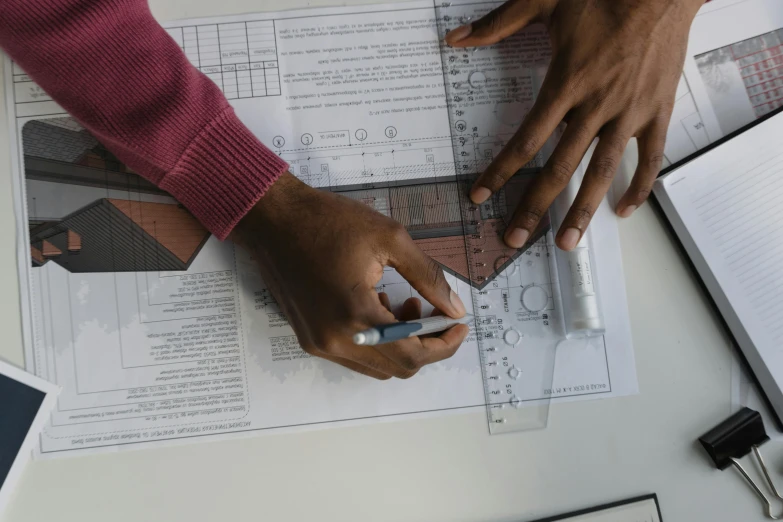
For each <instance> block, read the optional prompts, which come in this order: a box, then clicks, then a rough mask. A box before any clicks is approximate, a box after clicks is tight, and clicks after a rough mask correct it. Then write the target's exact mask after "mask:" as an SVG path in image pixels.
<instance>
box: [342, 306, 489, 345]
mask: <svg viewBox="0 0 783 522" xmlns="http://www.w3.org/2000/svg"><path fill="white" fill-rule="evenodd" d="M473 320H474V317H473V316H472V315H470V314H466V315H465V316H464V317H461V318H459V319H453V318H451V317H446V316H444V315H438V316H434V317H427V318H426V319H417V320H415V321H405V322H400V323H391V324H383V325H380V326H374V327H372V328H369V329H367V330H364V331H363V332H359V333H357V334H356V335H354V336H353V342H354V343H355V344H358V345H364V346H375V345H377V344H386V343H391V342H394V341H399V340H401V339H407V338H408V337H413V336H419V335H427V334H431V333H436V332H442V331H444V330H448V329H449V328H451V327H452V326H455V325H458V324H468V323H470V322H472V321H473Z"/></svg>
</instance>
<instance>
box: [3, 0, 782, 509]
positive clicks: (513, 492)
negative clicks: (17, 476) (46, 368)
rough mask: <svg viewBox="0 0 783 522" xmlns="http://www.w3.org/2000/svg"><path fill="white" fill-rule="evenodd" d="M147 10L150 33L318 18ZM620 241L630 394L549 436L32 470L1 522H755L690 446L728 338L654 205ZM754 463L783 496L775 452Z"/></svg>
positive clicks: (258, 441) (396, 441) (718, 377)
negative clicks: (607, 506)
mask: <svg viewBox="0 0 783 522" xmlns="http://www.w3.org/2000/svg"><path fill="white" fill-rule="evenodd" d="M331 1H332V2H333V0H331ZM329 3H330V0H322V1H321V2H318V3H317V4H318V5H329ZM151 4H152V7H153V11H154V12H155V15H156V16H157V17H158V18H159V19H160V20H171V19H176V18H185V17H194V16H210V15H219V14H235V13H243V12H253V11H260V10H274V9H286V8H292V7H306V6H310V5H317V4H316V3H315V2H313V3H310V2H306V0H289V1H285V0H267V1H265V2H258V1H252V0H219V1H218V0H153V1H152V2H151ZM0 60H2V58H0ZM2 71H3V69H2V67H0V75H1V74H2ZM0 95H2V83H0ZM2 99H4V98H2V96H0V100H2ZM7 125H8V124H7V115H6V113H5V103H4V102H3V103H2V104H1V106H0V222H2V223H5V226H2V227H0V245H5V246H6V248H2V249H0V331H2V332H3V341H2V343H0V357H3V358H4V359H6V360H8V361H10V362H13V363H16V364H19V365H21V364H22V361H23V357H22V344H21V332H20V326H19V325H20V316H19V304H18V301H19V297H18V296H19V293H18V292H19V289H18V281H17V277H16V261H15V253H14V248H13V245H14V244H15V240H14V227H13V220H14V214H13V209H12V201H11V176H10V164H9V161H8V160H7V159H6V158H8V157H9V150H8V139H7ZM630 149H634V147H630ZM634 155H635V151H629V154H628V155H627V156H629V157H627V158H626V165H625V166H624V171H625V172H626V173H627V172H629V171H632V168H629V165H630V166H631V167H632V166H633V163H634V161H635V160H634V158H633V157H630V156H634ZM620 234H621V241H622V247H623V263H624V265H625V278H626V285H627V287H628V304H629V307H630V314H631V322H632V328H633V341H634V349H635V351H636V365H637V371H638V375H639V384H640V388H641V393H640V394H639V395H636V396H633V397H626V398H621V399H613V400H596V401H589V402H579V403H571V404H557V405H553V407H552V408H551V415H550V423H549V427H548V428H547V429H546V430H542V431H538V432H528V433H524V434H511V435H500V436H492V437H491V436H489V435H488V432H487V424H486V420H485V417H484V414H483V413H474V414H457V415H453V416H446V417H441V418H436V419H427V420H415V421H399V422H389V423H382V424H376V425H372V426H361V427H351V428H340V429H330V430H324V431H312V432H308V433H300V434H294V435H267V436H260V437H257V438H249V439H243V440H235V441H230V442H219V443H197V444H190V445H185V446H176V447H169V448H165V449H160V450H144V451H131V452H124V453H119V454H116V455H102V456H95V457H83V458H66V459H61V460H50V461H43V462H35V463H33V464H32V465H30V466H29V468H28V469H27V470H26V472H25V475H24V478H23V480H22V483H21V485H20V488H19V489H18V491H17V493H16V495H15V497H14V499H13V501H12V503H11V506H10V508H9V509H8V511H7V512H6V514H5V518H4V519H3V521H4V522H6V521H7V522H48V521H55V520H56V521H59V522H70V521H74V522H76V521H78V522H92V521H95V522H106V521H107V520H110V521H112V522H124V521H129V522H138V521H168V522H171V521H193V522H196V521H215V520H220V521H240V520H253V521H257V520H269V521H272V520H274V521H278V520H307V519H319V520H340V521H351V520H357V521H362V522H364V521H367V520H373V521H376V520H377V521H384V520H408V521H415V520H422V521H424V520H426V521H428V522H434V521H439V520H444V521H445V520H448V521H462V520H465V521H468V520H470V521H476V520H480V521H528V520H533V519H535V518H538V517H542V516H545V515H553V514H557V513H560V512H565V511H570V510H574V509H578V508H584V507H588V506H591V505H596V504H601V503H605V502H609V501H613V500H618V499H623V498H626V497H631V496H636V495H640V494H645V493H651V492H655V493H657V494H658V496H659V500H660V503H661V508H662V512H663V519H664V521H665V522H698V521H710V522H719V521H727V522H737V521H743V522H753V521H756V520H758V521H761V520H765V518H764V517H763V513H762V510H761V505H760V503H759V500H758V499H757V498H756V497H755V496H754V495H753V493H752V491H751V490H750V489H749V488H748V487H747V486H746V485H745V484H744V483H743V482H742V480H741V479H740V477H739V475H737V474H736V473H734V471H733V470H727V471H725V472H722V473H721V472H719V471H717V470H715V469H714V468H712V467H711V465H710V463H709V461H708V460H707V458H706V456H705V455H704V454H703V451H702V450H701V448H700V447H698V446H697V443H696V438H697V437H698V436H699V435H701V434H702V433H703V432H704V431H705V430H706V429H708V428H710V427H711V426H713V425H714V424H716V423H717V422H719V421H720V420H723V418H724V417H726V416H728V415H729V414H730V412H731V409H730V384H731V376H730V369H731V357H732V355H731V349H730V347H729V344H728V341H727V339H726V336H725V335H724V334H723V332H722V331H721V329H720V327H719V324H718V321H717V320H716V318H715V317H714V316H713V314H712V312H711V311H710V310H709V308H708V306H707V304H706V302H705V298H704V296H703V295H702V294H701V292H700V290H699V288H698V286H697V284H696V282H695V280H694V278H693V277H692V275H691V274H690V273H689V272H688V271H687V268H686V266H685V264H684V263H683V259H682V258H681V256H680V255H679V253H678V252H677V251H676V250H675V247H674V245H673V243H672V240H671V239H670V238H669V237H668V235H667V233H666V231H665V230H664V228H663V226H662V224H661V220H660V218H659V217H658V216H657V214H656V213H655V212H654V211H653V209H652V208H651V207H650V206H649V205H645V206H644V207H643V208H642V209H640V210H639V211H638V212H637V213H636V215H635V216H634V217H633V218H632V219H630V220H626V221H623V222H622V223H621V224H620ZM768 429H770V430H771V429H772V427H771V426H768ZM764 450H765V451H764V453H765V455H766V456H767V459H768V461H769V464H770V465H771V467H772V468H773V471H774V473H775V476H776V477H777V478H778V480H779V481H780V482H782V483H783V473H782V472H783V466H781V462H783V459H782V458H781V457H783V446H779V445H776V444H775V443H770V444H768V445H767V446H766V447H765V448H764Z"/></svg>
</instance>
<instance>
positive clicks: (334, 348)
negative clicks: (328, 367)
mask: <svg viewBox="0 0 783 522" xmlns="http://www.w3.org/2000/svg"><path fill="white" fill-rule="evenodd" d="M318 349H319V350H320V351H321V352H323V353H325V354H327V355H337V354H339V353H340V352H341V351H342V343H341V342H340V341H338V340H337V339H325V340H324V341H322V342H321V343H319V344H318Z"/></svg>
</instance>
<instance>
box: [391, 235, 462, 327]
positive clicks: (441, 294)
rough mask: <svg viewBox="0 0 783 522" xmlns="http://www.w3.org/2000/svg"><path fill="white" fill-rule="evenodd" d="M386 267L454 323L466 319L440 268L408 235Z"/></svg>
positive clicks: (393, 253) (399, 244) (396, 246)
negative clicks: (391, 269)
mask: <svg viewBox="0 0 783 522" xmlns="http://www.w3.org/2000/svg"><path fill="white" fill-rule="evenodd" d="M388 264H389V266H391V267H393V268H394V269H396V270H397V272H399V273H400V275H401V276H402V277H404V278H405V279H406V280H407V281H408V282H409V283H410V284H411V286H412V287H413V288H415V289H416V291H417V292H419V293H420V294H421V296H422V297H423V298H424V299H426V300H427V301H429V302H430V304H432V306H434V307H435V308H438V309H440V310H442V311H443V312H444V313H445V314H446V315H448V316H450V317H453V318H455V319H456V318H460V317H462V316H464V315H465V305H464V304H463V303H462V299H460V298H459V296H458V295H457V294H456V293H455V292H454V291H453V290H452V289H451V287H450V286H449V284H448V283H447V282H446V277H445V276H444V275H443V270H442V269H441V267H440V265H439V264H438V263H437V262H436V261H435V260H434V259H432V258H431V257H430V256H428V255H427V254H425V253H424V252H422V251H421V249H420V248H419V247H418V246H416V243H414V242H413V240H412V239H411V237H410V236H408V235H407V234H406V235H405V236H404V237H403V238H402V239H400V240H398V241H397V243H396V244H395V245H394V247H393V248H392V250H391V252H390V254H389V260H388Z"/></svg>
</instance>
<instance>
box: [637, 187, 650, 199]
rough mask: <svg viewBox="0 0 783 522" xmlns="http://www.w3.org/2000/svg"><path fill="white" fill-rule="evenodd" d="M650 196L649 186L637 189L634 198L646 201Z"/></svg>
mask: <svg viewBox="0 0 783 522" xmlns="http://www.w3.org/2000/svg"><path fill="white" fill-rule="evenodd" d="M649 196H650V189H649V188H647V187H644V188H640V189H636V190H635V191H634V192H633V198H634V200H635V201H638V202H640V203H641V202H644V201H645V200H647V198H648V197H649Z"/></svg>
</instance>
